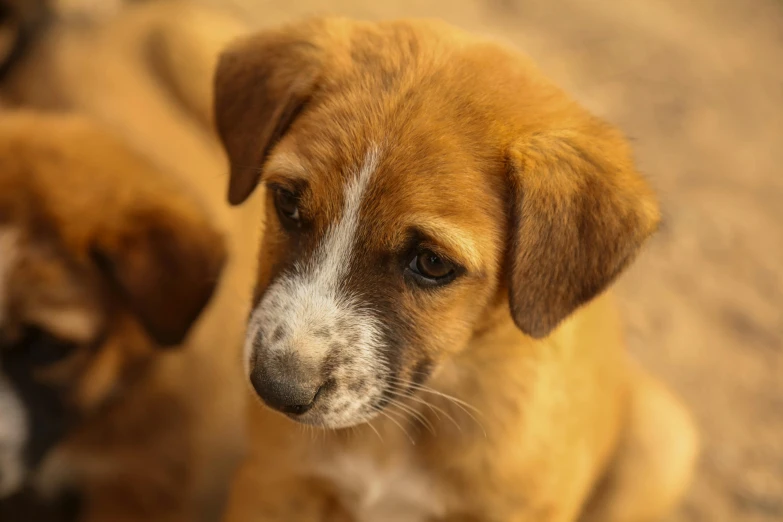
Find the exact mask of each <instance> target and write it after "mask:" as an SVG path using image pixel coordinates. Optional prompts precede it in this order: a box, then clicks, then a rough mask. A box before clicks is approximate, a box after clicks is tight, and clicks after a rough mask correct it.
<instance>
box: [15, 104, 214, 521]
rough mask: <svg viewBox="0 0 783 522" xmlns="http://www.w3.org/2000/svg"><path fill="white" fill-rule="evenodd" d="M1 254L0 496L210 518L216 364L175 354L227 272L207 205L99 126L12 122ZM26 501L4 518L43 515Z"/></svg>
mask: <svg viewBox="0 0 783 522" xmlns="http://www.w3.org/2000/svg"><path fill="white" fill-rule="evenodd" d="M0 247H1V248H0V402H2V404H3V405H4V409H3V415H2V417H0V485H1V486H2V487H1V488H0V494H2V495H3V496H8V495H10V494H13V493H15V492H16V491H18V490H20V489H21V488H23V487H24V486H30V487H32V488H33V489H35V490H37V491H38V492H39V493H40V494H41V495H42V497H44V498H45V497H46V496H57V494H59V493H61V492H63V491H76V492H78V493H79V494H80V495H81V497H82V500H83V505H82V509H83V512H82V516H80V517H79V518H78V520H86V521H93V520H94V521H98V520H101V521H105V520H112V521H122V520H160V521H163V520H165V521H191V520H197V519H198V516H199V515H200V514H201V511H202V510H203V509H204V506H206V505H207V504H208V502H209V500H208V499H202V498H199V496H200V495H201V494H203V493H204V491H203V490H202V489H201V484H199V481H202V480H203V476H202V475H203V474H204V473H205V470H204V469H200V468H208V467H209V466H213V467H215V466H214V464H210V463H209V462H207V459H202V456H201V455H200V454H199V452H200V448H199V447H198V442H199V441H198V437H197V436H195V435H194V430H195V429H196V428H197V427H198V421H197V420H196V419H197V418H198V416H199V415H202V414H203V412H201V411H200V408H201V404H199V402H198V401H197V400H195V399H197V398H198V396H199V395H200V394H199V393H196V394H194V393H193V388H194V387H195V386H204V385H206V386H209V385H210V383H209V382H206V383H202V382H199V381H198V380H197V378H198V377H199V376H202V375H204V374H205V371H204V368H201V367H202V366H204V364H205V363H206V364H208V361H200V360H199V359H198V358H197V356H196V354H191V353H189V352H188V351H185V352H184V353H181V354H177V353H174V352H172V353H169V352H167V351H165V350H164V349H165V348H168V347H172V346H178V345H180V344H181V343H182V342H183V341H184V340H185V338H186V335H187V334H188V333H189V331H190V330H191V327H192V325H193V323H194V322H195V321H196V319H197V318H198V316H199V315H200V314H201V312H202V310H203V309H204V307H205V306H206V304H207V302H208V301H209V300H210V298H211V296H212V294H213V291H214V289H215V287H216V285H217V281H218V277H219V275H220V272H221V269H222V266H223V265H224V261H225V248H224V244H223V238H222V237H221V234H220V233H219V232H218V231H217V230H215V228H214V227H213V226H212V225H210V223H209V221H208V218H207V214H206V212H205V210H204V209H203V208H202V207H201V206H200V205H199V204H198V203H197V201H196V200H195V199H194V198H193V197H191V196H187V192H186V191H185V190H184V189H183V187H182V186H181V185H179V184H178V183H176V182H174V181H173V180H172V179H170V176H168V177H167V176H166V175H164V174H162V173H160V172H159V171H158V170H157V169H155V168H154V167H153V166H152V165H151V164H150V163H149V162H148V161H146V160H144V159H143V158H141V157H140V156H138V155H137V154H135V153H133V152H132V151H130V150H129V149H128V148H127V147H126V146H124V145H123V144H122V143H121V142H120V141H119V140H116V139H115V138H112V137H110V136H108V135H107V132H106V131H105V130H102V129H101V128H100V127H97V126H95V125H93V124H91V123H88V122H87V120H85V119H83V118H79V117H75V116H43V115H40V114H32V113H15V112H5V113H3V114H2V116H1V117H0ZM213 391H214V390H213ZM202 460H203V461H202ZM212 471H213V470H210V472H212ZM17 504H18V502H17ZM14 505H15V503H14V501H13V500H10V501H5V500H2V499H0V513H1V514H2V518H3V520H25V519H35V520H39V519H38V518H35V517H33V518H29V517H28V518H22V517H21V515H19V514H17V513H16V512H15V511H14V510H13V509H14Z"/></svg>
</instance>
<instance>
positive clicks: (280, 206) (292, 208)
mask: <svg viewBox="0 0 783 522" xmlns="http://www.w3.org/2000/svg"><path fill="white" fill-rule="evenodd" d="M274 190H275V208H276V209H277V213H278V214H279V215H280V219H282V220H283V221H288V222H289V223H290V222H298V221H299V198H298V197H297V196H296V195H295V194H293V193H292V192H289V191H287V190H285V189H283V188H279V187H278V188H275V189H274Z"/></svg>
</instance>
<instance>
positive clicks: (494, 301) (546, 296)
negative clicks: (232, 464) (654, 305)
mask: <svg viewBox="0 0 783 522" xmlns="http://www.w3.org/2000/svg"><path fill="white" fill-rule="evenodd" d="M215 107H216V120H217V127H218V131H219V134H220V136H221V138H222V140H223V143H224V145H225V147H226V150H227V152H228V155H229V157H230V161H231V179H230V188H229V200H230V202H231V203H233V204H240V203H242V202H243V201H244V200H245V199H246V198H247V197H248V196H249V195H250V194H251V193H252V192H253V191H254V189H256V187H257V185H259V184H262V185H263V186H264V187H265V189H266V199H267V213H266V220H265V234H264V238H263V242H262V244H261V246H260V252H261V263H260V268H259V271H258V279H257V288H256V293H255V299H254V309H253V312H252V314H251V317H250V320H249V326H248V333H247V340H246V350H245V361H246V371H247V377H248V379H249V381H250V383H251V384H252V386H253V388H254V389H255V392H256V393H257V395H258V396H259V397H260V398H261V399H262V400H263V401H264V403H266V404H267V405H268V406H269V407H271V408H272V409H274V410H277V411H278V412H282V413H283V414H285V417H284V416H281V415H277V414H273V413H270V410H267V409H261V408H257V407H256V408H254V409H253V410H252V412H251V417H252V421H251V422H252V424H253V426H252V430H253V432H252V443H253V449H252V453H253V455H252V457H251V459H250V460H249V461H248V463H247V464H246V465H245V467H244V469H243V471H242V472H241V473H240V476H239V477H238V479H237V481H236V482H235V485H234V491H233V498H232V500H231V502H230V508H229V512H228V514H227V517H226V518H227V520H228V521H230V522H246V521H251V520H258V521H262V520H356V521H371V522H383V521H393V520H394V521H406V522H416V521H435V520H444V521H445V520H448V521H456V520H460V521H468V520H470V521H478V520H483V521H503V522H508V521H518V522H522V521H525V522H528V521H529V522H533V521H535V522H544V521H547V522H550V521H563V522H565V521H573V520H576V519H578V518H579V517H585V519H589V520H602V521H603V522H611V521H615V520H616V521H624V522H634V521H639V522H641V521H646V520H652V519H654V518H655V517H657V516H659V515H661V514H663V513H665V512H666V511H668V510H669V509H670V508H671V507H672V506H673V505H674V504H675V503H676V501H677V500H678V498H679V497H680V496H681V494H682V493H683V491H684V489H685V487H686V485H687V482H688V480H689V476H690V473H691V468H692V465H693V459H694V455H695V454H696V446H697V444H696V437H695V434H694V431H693V428H692V426H691V422H690V419H689V417H688V414H687V413H686V412H685V410H684V409H683V408H682V407H681V406H680V405H679V404H678V402H677V401H676V400H675V399H674V398H672V397H671V396H670V395H669V394H668V392H666V391H665V390H664V389H663V388H662V387H661V386H660V385H658V384H657V383H656V382H655V381H653V380H652V379H650V378H649V377H647V376H646V375H645V374H644V373H642V372H641V371H640V370H638V369H635V368H634V367H633V366H632V365H631V364H630V362H629V361H628V360H627V357H626V354H625V350H624V347H623V342H622V336H621V333H620V325H619V322H618V319H617V317H616V312H615V310H614V308H613V306H612V304H611V301H610V296H609V295H607V294H606V293H605V290H606V288H607V287H608V286H609V285H610V284H611V283H612V282H613V280H614V279H615V278H616V277H617V275H618V274H619V273H620V272H622V270H623V269H624V268H625V267H626V266H627V265H628V264H629V263H630V262H631V261H632V260H633V258H634V256H635V255H636V254H637V252H638V251H639V249H640V247H641V246H642V244H643V242H644V241H645V239H647V238H648V237H649V236H650V235H651V234H652V233H653V232H654V231H655V229H656V227H657V225H658V221H659V213H658V207H657V203H656V199H655V197H654V195H653V192H652V191H651V189H650V188H649V186H648V185H647V184H646V182H645V181H644V180H643V179H642V177H641V176H640V175H639V174H638V173H637V172H636V170H635V168H634V165H633V161H632V158H631V152H630V150H629V147H628V145H627V144H626V142H625V140H624V138H623V137H622V135H621V134H620V133H619V132H618V131H616V130H615V129H614V128H612V127H611V126H610V125H608V124H606V123H604V122H602V121H600V120H599V119H597V118H595V117H593V116H591V115H590V114H588V113H587V112H586V111H585V110H584V109H582V108H581V107H580V106H579V105H577V104H576V103H575V102H573V101H572V100H571V99H570V98H569V97H568V96H566V95H565V94H564V93H563V92H562V91H560V90H559V89H558V88H556V87H555V86H554V85H552V84H551V83H550V82H549V81H548V80H546V79H545V78H544V77H543V76H542V75H541V73H539V72H538V71H537V70H536V69H535V67H534V66H533V65H531V64H530V63H529V62H528V61H527V60H526V59H525V58H524V57H522V56H520V55H519V54H518V53H516V52H514V51H511V50H508V49H506V48H504V47H502V46H500V45H498V44H495V43H492V42H488V41H484V40H481V39H478V38H474V37H471V36H468V35H466V34H464V33H462V32H460V31H459V30H456V29H454V28H451V27H449V26H447V25H444V24H442V23H438V22H434V21H393V22H383V23H364V22H356V21H349V20H344V19H331V18H326V19H314V20H310V21H306V22H302V23H298V24H294V25H290V26H287V27H283V28H280V29H278V30H273V31H268V32H264V33H262V34H259V35H256V36H252V37H249V38H246V39H244V40H241V41H239V42H237V43H235V44H234V45H232V46H231V47H230V48H229V49H228V50H227V51H225V53H224V54H223V56H222V58H221V60H220V63H219V66H218V69H217V73H216V106H215ZM286 417H287V418H286ZM291 421H295V422H291ZM296 423H299V424H300V425H301V424H306V425H311V426H318V427H321V428H325V429H326V430H325V431H324V432H323V433H316V434H312V433H311V432H309V431H306V430H302V429H301V427H297V424H296ZM346 428H350V429H346Z"/></svg>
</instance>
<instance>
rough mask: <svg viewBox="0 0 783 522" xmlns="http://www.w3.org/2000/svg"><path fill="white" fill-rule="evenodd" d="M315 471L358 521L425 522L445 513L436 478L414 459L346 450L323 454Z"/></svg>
mask: <svg viewBox="0 0 783 522" xmlns="http://www.w3.org/2000/svg"><path fill="white" fill-rule="evenodd" d="M316 462H317V464H316V465H315V467H314V469H313V472H314V473H315V475H316V476H318V477H320V478H323V479H325V480H327V481H328V482H330V483H331V484H332V485H333V486H334V488H335V490H336V491H337V492H338V493H337V494H338V497H339V500H340V502H341V504H342V505H343V506H344V507H345V508H346V509H347V510H349V511H350V512H351V514H352V515H353V517H354V519H355V520H356V522H392V521H399V520H405V521H406V522H424V521H427V520H430V519H431V518H433V517H436V518H437V517H440V516H443V515H444V513H445V502H444V498H443V496H442V495H441V494H440V492H439V491H438V488H437V487H436V482H435V480H434V477H432V475H431V474H430V473H428V472H427V470H425V469H424V468H423V467H422V466H420V465H417V463H416V462H414V461H413V460H412V459H411V458H409V457H407V456H405V457H403V456H399V457H397V458H394V457H392V458H389V459H388V460H387V459H384V460H383V462H381V461H380V459H378V458H376V457H374V456H371V455H369V454H366V453H361V452H358V451H357V452H352V451H343V452H337V453H335V454H332V455H328V456H327V455H322V456H321V458H320V459H318V460H317V461H316Z"/></svg>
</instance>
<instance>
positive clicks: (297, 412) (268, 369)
mask: <svg viewBox="0 0 783 522" xmlns="http://www.w3.org/2000/svg"><path fill="white" fill-rule="evenodd" d="M274 359H275V357H269V358H265V357H263V356H260V357H257V358H256V362H255V363H254V364H253V365H251V368H250V384H251V385H252V387H253V389H254V391H255V393H256V395H257V396H258V397H259V398H260V399H261V401H262V402H263V403H264V404H265V405H266V406H268V407H269V408H271V409H273V410H276V411H278V412H279V413H282V414H284V415H285V416H287V417H288V418H289V419H292V420H294V421H296V422H299V423H302V424H307V425H310V426H317V427H321V428H327V429H341V428H349V427H352V426H356V425H359V424H362V423H364V422H367V421H370V420H372V419H373V418H375V417H376V416H377V415H379V414H380V412H381V411H382V410H383V409H384V408H385V407H386V406H387V405H388V404H389V403H390V402H392V401H393V397H394V395H395V392H392V391H390V390H392V388H393V386H392V385H391V384H388V383H387V382H386V380H385V379H384V378H383V377H382V376H372V377H363V376H356V375H354V376H352V377H346V375H350V374H352V373H355V372H354V371H353V370H354V369H353V368H350V367H345V368H336V369H335V373H336V374H338V375H339V376H338V375H335V376H330V377H328V378H326V379H323V378H322V377H321V375H322V374H321V372H315V374H313V373H312V372H308V371H307V369H306V368H304V367H299V368H296V367H293V368H291V367H289V368H287V369H286V370H283V371H281V370H280V368H279V367H278V366H277V365H276V363H275V361H274Z"/></svg>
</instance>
